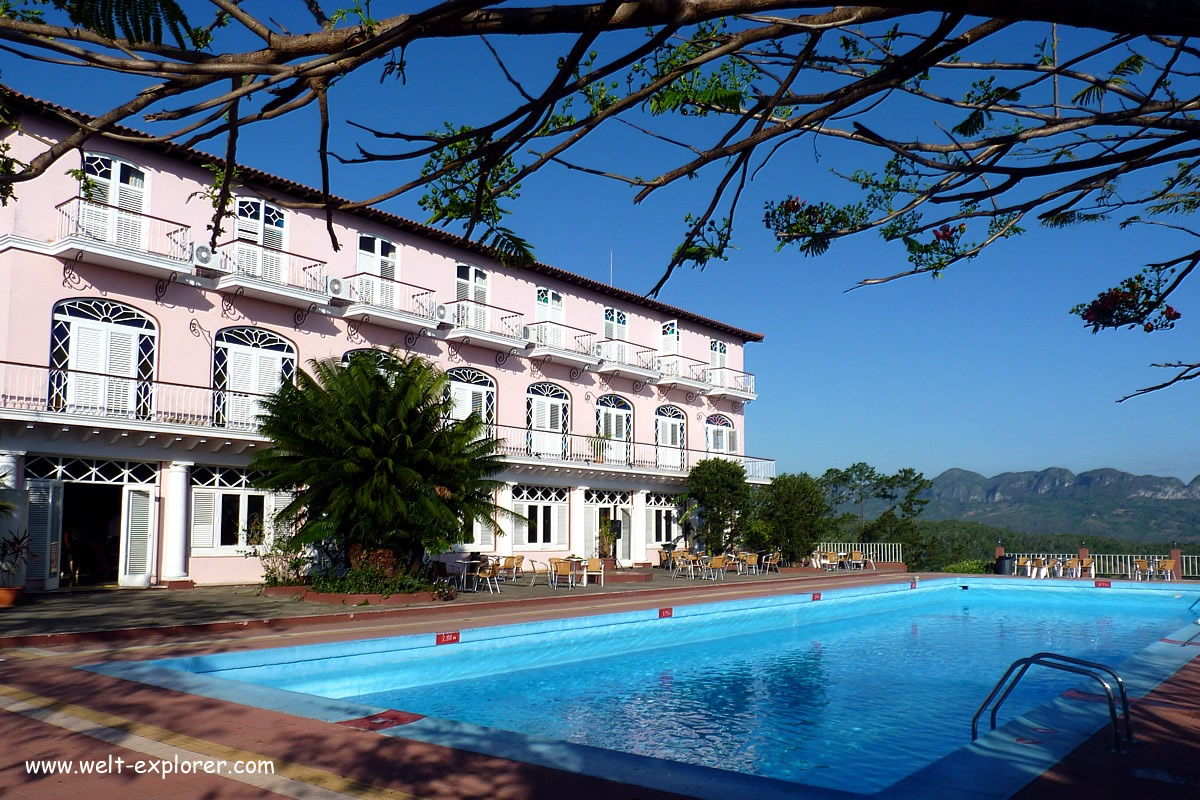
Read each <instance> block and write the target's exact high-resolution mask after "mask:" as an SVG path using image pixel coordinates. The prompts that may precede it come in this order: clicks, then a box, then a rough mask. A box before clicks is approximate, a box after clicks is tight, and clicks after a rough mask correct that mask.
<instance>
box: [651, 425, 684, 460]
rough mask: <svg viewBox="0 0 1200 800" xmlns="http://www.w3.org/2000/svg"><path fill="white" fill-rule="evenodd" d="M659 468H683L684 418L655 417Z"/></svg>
mask: <svg viewBox="0 0 1200 800" xmlns="http://www.w3.org/2000/svg"><path fill="white" fill-rule="evenodd" d="M654 424H655V426H656V427H657V428H658V430H657V432H656V433H657V437H656V439H655V441H657V442H658V446H657V448H655V449H656V450H657V451H658V453H657V455H658V459H657V460H658V468H659V469H683V420H681V419H674V418H672V417H655V418H654Z"/></svg>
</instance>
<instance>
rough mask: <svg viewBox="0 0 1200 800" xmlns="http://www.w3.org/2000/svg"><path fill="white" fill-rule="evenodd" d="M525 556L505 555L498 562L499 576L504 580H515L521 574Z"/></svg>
mask: <svg viewBox="0 0 1200 800" xmlns="http://www.w3.org/2000/svg"><path fill="white" fill-rule="evenodd" d="M524 563H525V556H505V557H504V559H503V560H502V561H501V562H500V577H501V578H503V579H504V580H509V581H515V580H516V579H517V576H519V575H520V574H521V572H522V571H523V570H522V565H523V564H524Z"/></svg>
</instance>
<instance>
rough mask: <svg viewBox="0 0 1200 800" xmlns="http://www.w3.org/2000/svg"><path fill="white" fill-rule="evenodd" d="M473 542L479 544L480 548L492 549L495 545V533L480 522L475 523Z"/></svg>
mask: <svg viewBox="0 0 1200 800" xmlns="http://www.w3.org/2000/svg"><path fill="white" fill-rule="evenodd" d="M475 541H477V542H479V544H480V546H481V547H492V546H494V545H495V543H496V531H495V530H493V529H492V528H489V527H488V526H487V525H484V524H483V523H482V522H479V521H476V522H475Z"/></svg>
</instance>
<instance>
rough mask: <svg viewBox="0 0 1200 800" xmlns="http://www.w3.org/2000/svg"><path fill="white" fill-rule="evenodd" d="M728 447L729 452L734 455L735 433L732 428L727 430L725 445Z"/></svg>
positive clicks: (735, 447)
mask: <svg viewBox="0 0 1200 800" xmlns="http://www.w3.org/2000/svg"><path fill="white" fill-rule="evenodd" d="M726 444H727V445H728V447H729V452H731V453H736V452H737V451H738V443H737V431H736V430H733V429H732V428H731V429H730V430H729V438H728V441H727V443H726Z"/></svg>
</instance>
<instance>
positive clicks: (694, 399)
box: [684, 392, 700, 403]
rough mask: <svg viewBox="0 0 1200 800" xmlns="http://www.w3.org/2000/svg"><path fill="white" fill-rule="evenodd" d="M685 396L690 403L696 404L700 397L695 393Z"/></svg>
mask: <svg viewBox="0 0 1200 800" xmlns="http://www.w3.org/2000/svg"><path fill="white" fill-rule="evenodd" d="M684 396H685V397H686V398H687V401H688V402H689V403H694V402H696V398H697V397H699V396H700V395H698V394H696V393H695V392H688V393H687V394H686V395H684Z"/></svg>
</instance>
